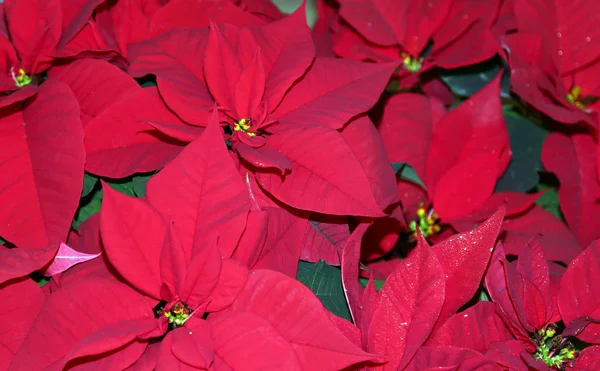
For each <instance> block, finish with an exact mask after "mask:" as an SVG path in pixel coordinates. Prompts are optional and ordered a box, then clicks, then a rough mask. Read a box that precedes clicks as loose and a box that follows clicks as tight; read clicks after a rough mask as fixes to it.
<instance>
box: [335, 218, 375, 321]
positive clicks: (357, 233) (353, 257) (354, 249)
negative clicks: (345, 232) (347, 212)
mask: <svg viewBox="0 0 600 371" xmlns="http://www.w3.org/2000/svg"><path fill="white" fill-rule="evenodd" d="M367 228H369V224H366V223H364V224H360V225H359V226H358V227H356V229H355V230H354V231H353V232H352V235H350V237H349V238H348V241H347V242H346V244H345V245H344V248H343V250H342V254H341V255H342V256H341V265H342V267H341V268H342V286H343V287H344V294H345V295H346V302H347V303H348V308H349V309H350V315H351V316H352V322H354V323H355V324H359V325H360V324H361V323H363V320H365V319H364V315H363V313H362V312H363V311H362V305H361V294H362V291H363V290H361V287H360V284H359V281H358V279H359V270H360V246H361V242H362V238H363V236H364V235H365V232H366V231H367Z"/></svg>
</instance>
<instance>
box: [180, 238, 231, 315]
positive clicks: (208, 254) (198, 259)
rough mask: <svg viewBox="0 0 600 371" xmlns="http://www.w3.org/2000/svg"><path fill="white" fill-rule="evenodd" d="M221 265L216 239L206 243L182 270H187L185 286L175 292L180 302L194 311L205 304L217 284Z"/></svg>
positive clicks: (221, 260)
mask: <svg viewBox="0 0 600 371" xmlns="http://www.w3.org/2000/svg"><path fill="white" fill-rule="evenodd" d="M222 264H223V259H222V258H221V253H220V251H219V247H218V246H217V238H216V237H215V238H213V239H212V240H209V241H206V243H205V244H204V246H202V247H200V248H198V249H197V251H195V254H194V256H193V258H192V259H191V261H190V264H189V265H188V266H187V267H184V268H183V269H186V270H187V274H186V277H185V284H184V286H182V287H179V288H178V292H177V293H178V294H179V297H180V298H181V301H183V302H184V303H186V304H187V305H189V306H190V307H191V308H193V309H194V310H195V309H196V308H198V307H199V306H200V305H201V304H203V303H205V302H206V299H207V298H208V297H209V295H210V294H211V293H212V292H213V290H214V289H215V287H216V286H217V283H218V282H219V276H220V274H221V267H222ZM176 269H182V267H178V268H176Z"/></svg>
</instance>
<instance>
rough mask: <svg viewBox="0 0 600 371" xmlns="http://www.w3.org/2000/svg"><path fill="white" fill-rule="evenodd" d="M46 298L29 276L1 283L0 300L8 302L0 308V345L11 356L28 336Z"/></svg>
mask: <svg viewBox="0 0 600 371" xmlns="http://www.w3.org/2000/svg"><path fill="white" fill-rule="evenodd" d="M45 299H46V297H45V296H44V294H43V292H42V289H41V288H39V287H38V285H37V283H35V282H34V281H33V280H31V279H29V277H25V278H21V279H19V280H14V281H11V282H7V283H5V284H2V285H0V300H2V302H3V303H6V304H7V305H3V306H2V307H1V309H0V329H1V330H0V338H1V339H2V340H0V346H2V347H5V348H6V349H7V350H8V351H9V352H10V355H11V358H12V355H13V354H14V353H15V352H16V351H17V349H19V347H20V346H21V343H22V342H23V339H25V337H26V336H27V333H28V332H29V329H30V328H31V326H32V325H33V322H34V321H35V319H36V318H37V316H38V314H39V312H40V309H41V308H42V305H43V303H44V301H45ZM0 354H1V352H0ZM0 359H1V358H0ZM9 363H10V359H9ZM7 366H8V365H7ZM6 369H8V367H7V368H6Z"/></svg>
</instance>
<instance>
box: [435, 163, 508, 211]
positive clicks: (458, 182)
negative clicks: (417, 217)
mask: <svg viewBox="0 0 600 371" xmlns="http://www.w3.org/2000/svg"><path fill="white" fill-rule="evenodd" d="M497 158H498V157H497V155H496V154H495V153H493V152H486V153H483V154H481V155H479V156H476V157H472V158H470V159H468V160H465V161H463V162H459V163H458V164H457V165H455V166H454V167H452V168H450V169H448V170H447V171H446V173H445V174H444V175H443V176H442V177H441V178H440V179H439V180H438V182H437V184H435V188H433V190H432V188H429V194H430V197H431V198H432V200H433V205H434V207H435V212H436V213H437V214H438V215H439V216H440V218H441V219H442V220H444V221H445V222H449V221H452V220H453V219H458V218H461V217H464V216H467V215H469V214H471V213H473V212H475V211H477V210H478V209H479V208H480V207H482V206H483V205H485V203H486V201H487V200H488V199H489V198H490V196H491V195H492V193H493V192H494V187H495V186H496V180H497V171H498V159H497Z"/></svg>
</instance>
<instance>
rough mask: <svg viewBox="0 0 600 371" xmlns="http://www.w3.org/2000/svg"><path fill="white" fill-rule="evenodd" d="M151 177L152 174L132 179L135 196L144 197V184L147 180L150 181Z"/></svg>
mask: <svg viewBox="0 0 600 371" xmlns="http://www.w3.org/2000/svg"><path fill="white" fill-rule="evenodd" d="M153 175H154V173H152V174H146V175H136V176H134V177H133V180H132V182H133V191H134V192H135V194H136V196H138V197H144V196H145V195H146V183H148V180H150V178H151V177H152V176H153Z"/></svg>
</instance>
